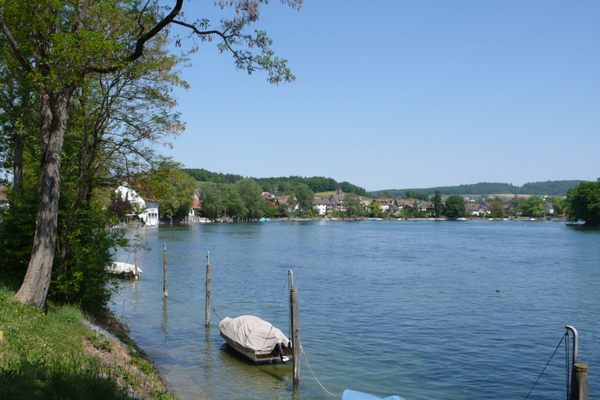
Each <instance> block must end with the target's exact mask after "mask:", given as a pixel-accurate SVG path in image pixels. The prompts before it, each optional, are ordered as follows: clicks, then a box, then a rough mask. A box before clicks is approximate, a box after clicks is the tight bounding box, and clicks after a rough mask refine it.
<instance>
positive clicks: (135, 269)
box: [133, 250, 140, 281]
mask: <svg viewBox="0 0 600 400" xmlns="http://www.w3.org/2000/svg"><path fill="white" fill-rule="evenodd" d="M133 277H134V278H135V280H136V281H137V280H138V278H139V277H140V273H139V271H138V254H137V250H136V251H134V253H133Z"/></svg>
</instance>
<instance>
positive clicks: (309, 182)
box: [182, 168, 367, 196]
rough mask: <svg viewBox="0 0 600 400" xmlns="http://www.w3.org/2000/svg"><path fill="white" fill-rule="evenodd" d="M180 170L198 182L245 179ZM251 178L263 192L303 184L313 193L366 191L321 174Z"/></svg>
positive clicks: (362, 192)
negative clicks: (308, 176)
mask: <svg viewBox="0 0 600 400" xmlns="http://www.w3.org/2000/svg"><path fill="white" fill-rule="evenodd" d="M182 171H184V172H185V173H187V174H188V175H190V176H191V177H193V178H194V179H196V180H197V181H200V182H212V183H236V182H238V181H240V180H242V179H245V178H244V177H242V176H241V175H235V174H222V173H220V172H211V171H208V170H206V169H204V168H185V169H183V170H182ZM246 179H252V180H253V181H254V182H256V183H258V185H259V186H260V187H261V189H262V190H263V191H264V192H271V193H273V194H280V193H281V194H283V193H287V192H289V191H290V190H291V189H292V188H293V187H295V186H297V185H299V184H304V185H306V186H308V188H309V189H310V190H311V191H312V192H313V193H320V192H330V191H335V190H337V189H341V190H342V191H343V192H344V193H356V194H358V195H361V196H364V195H366V194H367V191H366V190H365V189H364V188H362V187H360V186H356V185H353V184H352V183H350V182H337V181H336V180H335V179H333V178H326V177H321V176H313V177H310V178H306V177H301V176H289V177H278V178H246Z"/></svg>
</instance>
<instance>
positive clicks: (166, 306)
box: [160, 297, 169, 338]
mask: <svg viewBox="0 0 600 400" xmlns="http://www.w3.org/2000/svg"><path fill="white" fill-rule="evenodd" d="M162 314H163V315H162V322H161V324H160V327H161V328H162V333H163V336H164V337H165V338H166V337H167V336H168V333H169V302H168V301H167V298H166V297H163V306H162Z"/></svg>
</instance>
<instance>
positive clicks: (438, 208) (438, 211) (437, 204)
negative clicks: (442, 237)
mask: <svg viewBox="0 0 600 400" xmlns="http://www.w3.org/2000/svg"><path fill="white" fill-rule="evenodd" d="M433 210H434V211H433V212H434V214H435V216H436V217H439V216H440V215H442V213H443V212H444V203H442V194H441V193H440V192H439V191H437V190H436V191H435V194H434V195H433Z"/></svg>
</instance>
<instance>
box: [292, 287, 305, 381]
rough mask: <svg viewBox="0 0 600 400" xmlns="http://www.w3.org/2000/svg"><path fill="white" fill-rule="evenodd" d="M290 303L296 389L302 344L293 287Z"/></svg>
mask: <svg viewBox="0 0 600 400" xmlns="http://www.w3.org/2000/svg"><path fill="white" fill-rule="evenodd" d="M290 303H291V310H292V316H291V317H292V350H293V351H294V358H293V365H294V367H293V381H294V389H297V388H298V385H299V383H300V352H301V349H302V344H301V343H300V319H299V318H298V289H296V288H295V287H293V288H291V289H290Z"/></svg>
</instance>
